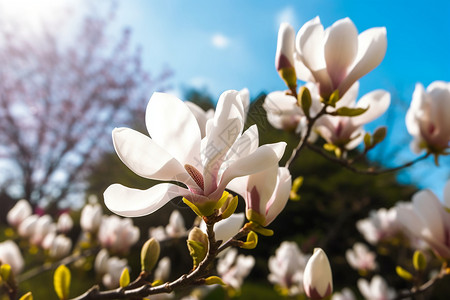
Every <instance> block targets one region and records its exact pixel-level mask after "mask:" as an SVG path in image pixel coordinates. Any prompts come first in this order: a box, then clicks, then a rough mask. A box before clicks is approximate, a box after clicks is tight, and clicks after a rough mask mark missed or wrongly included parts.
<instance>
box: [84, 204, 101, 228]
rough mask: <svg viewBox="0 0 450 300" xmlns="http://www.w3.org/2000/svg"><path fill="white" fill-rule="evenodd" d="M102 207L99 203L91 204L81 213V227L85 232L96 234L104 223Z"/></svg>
mask: <svg viewBox="0 0 450 300" xmlns="http://www.w3.org/2000/svg"><path fill="white" fill-rule="evenodd" d="M102 215H103V211H102V207H101V206H100V204H98V203H89V204H86V205H85V206H84V207H83V210H82V211H81V218H80V226H81V228H82V229H83V231H86V232H90V233H95V232H97V230H98V228H99V226H100V223H101V222H102Z"/></svg>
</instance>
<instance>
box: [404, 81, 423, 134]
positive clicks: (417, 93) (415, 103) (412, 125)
mask: <svg viewBox="0 0 450 300" xmlns="http://www.w3.org/2000/svg"><path fill="white" fill-rule="evenodd" d="M426 97H427V95H426V94H425V89H424V87H423V85H422V84H421V83H417V84H416V88H415V89H414V93H413V96H412V100H411V105H410V107H409V109H408V111H407V112H406V117H405V122H406V128H407V129H408V132H409V134H411V135H412V136H414V137H417V136H419V135H420V128H419V123H418V121H417V119H416V118H417V116H416V115H417V113H418V112H419V111H421V110H422V108H423V106H424V105H425V101H426V100H425V99H426Z"/></svg>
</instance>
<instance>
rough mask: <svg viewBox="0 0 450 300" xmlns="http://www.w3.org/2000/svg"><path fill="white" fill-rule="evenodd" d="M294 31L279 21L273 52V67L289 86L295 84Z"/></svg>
mask: <svg viewBox="0 0 450 300" xmlns="http://www.w3.org/2000/svg"><path fill="white" fill-rule="evenodd" d="M294 44H295V31H294V28H292V26H291V25H289V24H288V23H281V25H280V29H279V31H278V43H277V52H276V54H275V68H276V69H277V71H278V73H279V74H280V77H281V79H283V80H284V81H285V82H286V85H287V86H288V87H289V88H293V89H295V87H296V86H297V76H296V74H295V68H294V49H295V45H294Z"/></svg>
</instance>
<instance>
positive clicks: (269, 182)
mask: <svg viewBox="0 0 450 300" xmlns="http://www.w3.org/2000/svg"><path fill="white" fill-rule="evenodd" d="M277 175H278V163H276V164H274V165H273V166H271V167H269V168H267V169H265V170H264V171H261V172H258V173H254V174H251V175H250V176H248V183H247V193H251V192H252V191H253V189H256V191H257V192H258V199H252V197H251V196H250V195H249V197H250V199H245V200H246V201H245V203H246V206H247V210H248V209H253V210H255V211H256V212H258V213H259V214H261V215H263V216H264V215H265V214H266V206H267V204H268V202H269V200H270V198H271V197H272V195H273V193H274V190H275V187H276V184H277ZM255 206H256V207H255Z"/></svg>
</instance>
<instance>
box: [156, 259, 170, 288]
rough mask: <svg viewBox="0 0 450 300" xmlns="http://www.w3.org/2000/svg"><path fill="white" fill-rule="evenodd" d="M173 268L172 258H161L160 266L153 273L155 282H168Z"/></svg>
mask: <svg viewBox="0 0 450 300" xmlns="http://www.w3.org/2000/svg"><path fill="white" fill-rule="evenodd" d="M171 266H172V263H171V262H170V258H168V257H163V258H161V259H160V260H159V262H158V265H157V266H156V268H155V271H154V272H153V274H154V276H153V277H154V278H153V280H161V281H162V282H166V281H168V280H169V276H170V269H171Z"/></svg>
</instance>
